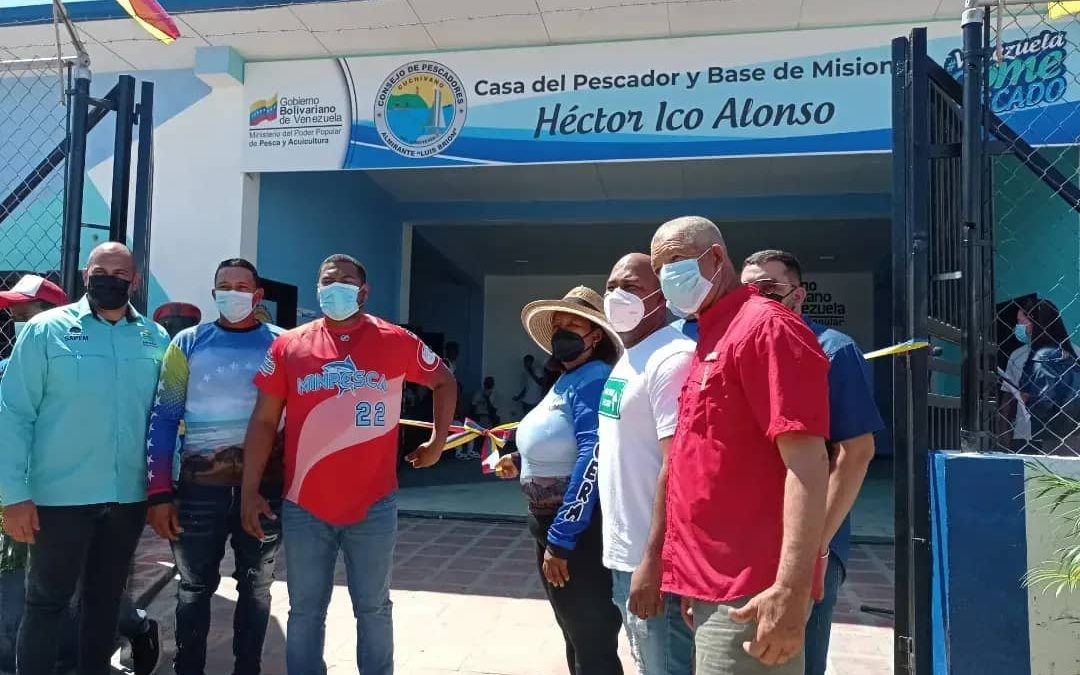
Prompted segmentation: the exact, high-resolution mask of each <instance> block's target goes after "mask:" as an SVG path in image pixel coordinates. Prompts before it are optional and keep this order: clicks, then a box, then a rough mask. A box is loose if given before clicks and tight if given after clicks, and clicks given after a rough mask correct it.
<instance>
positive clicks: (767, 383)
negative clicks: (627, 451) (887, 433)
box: [652, 216, 829, 675]
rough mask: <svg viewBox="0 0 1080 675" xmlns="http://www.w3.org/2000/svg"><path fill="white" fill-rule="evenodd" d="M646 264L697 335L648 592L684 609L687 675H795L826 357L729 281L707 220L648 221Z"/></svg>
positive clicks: (822, 432) (814, 532)
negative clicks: (690, 666)
mask: <svg viewBox="0 0 1080 675" xmlns="http://www.w3.org/2000/svg"><path fill="white" fill-rule="evenodd" d="M652 264H653V267H654V268H655V269H656V270H657V272H658V274H659V275H660V283H661V288H662V289H663V292H664V296H665V297H666V298H667V299H668V302H669V303H671V305H672V306H674V307H675V308H676V309H678V310H680V311H682V312H683V313H685V314H688V315H689V314H693V315H696V316H697V317H698V320H699V330H700V334H699V337H698V346H697V350H696V352H695V355H694V358H693V361H692V363H691V366H690V373H689V375H688V377H687V379H686V385H685V386H684V388H683V392H682V396H681V398H680V400H679V422H678V426H677V427H676V430H675V436H674V438H673V439H672V444H671V450H670V469H669V475H668V488H667V489H668V492H667V532H666V537H665V540H664V553H663V566H664V576H663V583H662V588H663V590H664V591H665V592H668V593H673V594H677V595H680V596H682V597H683V598H684V607H685V609H686V610H687V613H688V614H689V615H690V616H692V621H693V627H694V645H695V658H696V661H697V664H696V666H697V667H696V669H695V673H696V675H735V674H737V675H752V674H753V673H770V674H771V675H778V674H779V675H802V673H803V636H804V632H805V627H806V621H807V618H808V617H809V613H810V606H811V597H812V588H813V587H814V585H815V580H816V579H817V578H818V576H819V574H818V573H816V572H815V570H816V569H820V562H819V561H818V552H819V550H820V546H821V538H822V534H823V532H824V526H825V494H826V484H827V481H828V470H829V464H828V458H827V455H826V452H825V438H826V436H827V435H828V433H829V391H828V371H829V362H828V360H827V359H826V358H825V355H824V353H822V351H821V347H820V346H819V345H818V341H817V339H816V338H815V337H814V334H813V333H812V332H811V331H810V329H809V328H807V327H806V324H805V323H804V322H803V321H802V319H801V318H800V317H799V316H797V315H796V314H795V313H793V312H792V311H791V310H789V309H787V308H786V307H784V306H783V305H782V304H780V303H778V302H776V301H774V300H769V299H766V298H764V297H762V296H761V295H759V294H758V293H757V291H756V290H755V289H754V288H752V287H747V286H742V285H741V284H740V283H739V275H738V272H736V270H735V267H734V265H733V264H732V262H731V259H730V258H729V257H728V253H727V248H726V247H725V246H724V240H723V238H722V237H721V236H720V231H719V230H718V229H717V227H716V225H714V224H713V223H712V222H710V221H709V220H707V219H705V218H700V217H696V216H690V217H684V218H678V219H676V220H672V221H670V222H667V223H665V224H664V225H662V226H661V227H660V229H659V230H657V232H656V234H655V235H654V236H653V240H652Z"/></svg>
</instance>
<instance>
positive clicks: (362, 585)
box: [282, 495, 397, 675]
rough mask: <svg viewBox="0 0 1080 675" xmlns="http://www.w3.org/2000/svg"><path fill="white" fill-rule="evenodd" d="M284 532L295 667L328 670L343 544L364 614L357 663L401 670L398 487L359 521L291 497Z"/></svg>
mask: <svg viewBox="0 0 1080 675" xmlns="http://www.w3.org/2000/svg"><path fill="white" fill-rule="evenodd" d="M282 516H283V517H282V520H283V534H284V538H285V561H286V563H287V565H288V582H289V628H288V631H287V635H286V642H285V661H286V664H287V667H288V670H289V675H325V673H326V663H325V662H324V661H323V646H324V644H325V642H326V608H327V606H328V605H329V604H330V593H331V591H333V589H334V567H335V565H336V564H337V560H338V552H339V551H341V552H344V554H345V579H346V581H347V583H348V585H349V597H350V598H351V599H352V606H353V616H355V617H356V663H357V666H358V667H359V671H360V672H361V673H363V674H364V675H392V673H393V672H394V621H393V615H392V605H391V603H390V569H391V565H392V563H393V559H394V542H395V541H396V539H397V500H396V498H395V497H394V495H390V496H388V497H385V498H383V499H382V500H380V501H378V502H376V503H375V504H373V505H372V507H371V509H369V510H368V512H367V515H366V516H365V517H364V519H363V520H361V521H360V522H358V523H353V524H352V525H344V526H340V525H330V524H329V523H326V522H324V521H322V520H319V519H318V518H316V517H315V516H313V515H312V514H311V513H309V512H308V511H306V510H305V509H304V508H303V507H301V506H298V505H296V504H294V503H293V502H290V501H285V502H284V508H283V514H282Z"/></svg>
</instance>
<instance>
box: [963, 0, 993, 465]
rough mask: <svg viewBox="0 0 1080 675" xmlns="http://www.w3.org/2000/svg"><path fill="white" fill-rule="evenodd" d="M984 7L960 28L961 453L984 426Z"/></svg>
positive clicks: (975, 443) (976, 445)
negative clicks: (961, 65) (961, 237)
mask: <svg viewBox="0 0 1080 675" xmlns="http://www.w3.org/2000/svg"><path fill="white" fill-rule="evenodd" d="M984 14H985V10H984V9H983V8H981V7H972V8H969V9H966V10H964V14H963V19H962V21H961V26H962V30H963V50H962V54H963V66H964V70H963V73H964V79H963V87H964V93H963V113H962V114H963V143H962V145H961V154H960V164H961V180H962V185H961V195H962V203H961V209H962V213H961V219H962V220H963V228H964V230H963V231H964V240H963V246H964V267H963V273H962V276H963V287H964V290H965V293H964V324H965V325H964V330H963V357H962V364H961V368H962V369H963V378H962V382H961V402H960V405H961V448H962V450H964V451H966V452H977V451H979V450H983V449H985V446H986V443H985V441H984V439H985V437H986V432H988V431H989V430H988V429H985V428H983V427H984V425H983V423H982V418H983V415H982V408H983V405H984V404H983V385H982V373H983V369H984V368H983V364H984V359H983V356H982V355H983V347H984V345H983V330H982V326H983V316H982V314H983V312H982V303H983V300H982V295H983V293H984V289H983V288H982V280H983V274H982V267H983V265H982V246H983V241H982V240H983V229H984V228H983V223H982V214H983V201H982V186H983V181H984V173H983V168H984V163H983V154H982V139H983V119H982V118H983V101H982V94H983V89H982V83H983V69H984V63H985V53H984V51H983V41H982V37H983V21H984Z"/></svg>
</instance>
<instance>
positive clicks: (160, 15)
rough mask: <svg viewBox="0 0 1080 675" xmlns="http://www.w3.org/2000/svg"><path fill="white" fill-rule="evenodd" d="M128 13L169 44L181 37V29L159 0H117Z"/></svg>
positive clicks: (156, 36) (148, 31)
mask: <svg viewBox="0 0 1080 675" xmlns="http://www.w3.org/2000/svg"><path fill="white" fill-rule="evenodd" d="M116 1H117V2H118V3H120V6H121V7H123V8H124V11H125V12H127V13H128V15H129V16H130V17H131V18H132V19H135V21H136V22H138V24H139V25H140V26H142V27H143V28H144V29H146V32H147V33H150V34H151V35H153V36H154V37H155V38H157V39H158V40H161V41H162V42H164V43H165V44H169V43H171V42H173V41H174V40H176V38H178V37H180V30H179V29H178V28H177V27H176V22H174V21H173V20H172V17H171V16H169V13H168V12H166V11H165V9H164V8H163V7H162V6H161V5H159V4H158V3H157V0H116Z"/></svg>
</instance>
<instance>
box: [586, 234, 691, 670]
mask: <svg viewBox="0 0 1080 675" xmlns="http://www.w3.org/2000/svg"><path fill="white" fill-rule="evenodd" d="M604 312H605V313H606V314H607V316H608V319H609V320H610V321H611V324H612V327H614V328H615V330H616V331H618V333H619V336H620V337H621V338H622V341H623V345H624V346H625V347H626V351H625V352H624V353H623V355H622V357H621V358H620V359H619V361H618V363H616V364H615V367H614V369H613V370H612V371H611V375H610V377H609V379H608V381H607V384H606V385H605V387H604V392H603V395H602V396H601V398H600V408H599V413H600V429H599V451H598V452H599V469H598V471H599V472H598V478H597V482H598V486H599V491H600V507H601V515H602V518H603V525H604V565H605V566H607V567H608V568H609V569H611V571H612V582H613V583H612V601H613V602H614V603H615V605H616V606H618V608H619V611H620V612H622V615H623V625H624V627H625V628H626V634H627V637H628V638H629V642H630V651H631V653H632V654H633V656H634V660H635V661H636V662H637V667H638V671H639V672H640V673H641V675H689V674H690V672H691V669H692V666H691V664H692V642H693V638H692V635H691V633H690V629H689V628H688V627H687V625H686V623H685V621H683V618H682V614H681V612H680V609H679V603H680V599H679V598H677V597H673V596H667V597H663V596H662V595H661V593H660V572H661V569H660V568H661V563H660V553H661V549H662V548H663V543H664V520H665V516H664V512H665V508H664V499H665V493H666V491H667V490H666V486H667V450H668V446H669V445H670V443H671V437H672V436H673V435H674V434H675V424H676V421H677V419H678V407H679V393H680V391H681V390H682V385H683V381H684V380H685V379H686V375H687V372H688V370H689V368H690V358H691V356H692V354H693V352H694V348H695V343H694V342H693V341H692V340H689V339H687V338H686V337H685V336H684V335H683V334H682V333H680V332H679V331H678V330H676V329H674V328H672V327H671V326H668V325H667V323H666V319H667V310H666V301H665V299H664V296H663V294H662V293H661V292H660V280H659V279H657V277H656V273H655V272H654V271H653V268H652V264H651V262H650V260H649V256H648V255H646V254H644V253H631V254H629V255H627V256H625V257H624V258H622V259H621V260H619V262H617V263H616V264H615V267H614V269H612V271H611V275H610V276H609V277H608V282H607V294H606V295H605V297H604Z"/></svg>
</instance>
